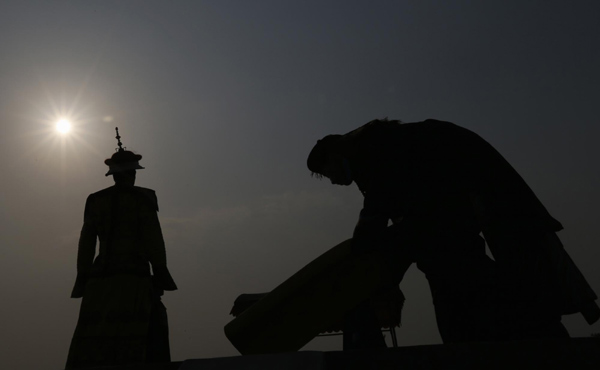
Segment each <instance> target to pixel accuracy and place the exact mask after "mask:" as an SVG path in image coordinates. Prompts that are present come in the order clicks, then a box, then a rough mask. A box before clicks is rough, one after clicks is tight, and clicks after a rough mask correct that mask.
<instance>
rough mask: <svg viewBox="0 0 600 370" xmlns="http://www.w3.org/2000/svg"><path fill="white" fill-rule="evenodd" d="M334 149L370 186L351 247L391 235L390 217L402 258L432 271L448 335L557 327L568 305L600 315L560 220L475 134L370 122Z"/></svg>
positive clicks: (555, 330)
mask: <svg viewBox="0 0 600 370" xmlns="http://www.w3.org/2000/svg"><path fill="white" fill-rule="evenodd" d="M336 150H338V151H339V153H340V154H342V155H343V156H345V157H346V158H348V159H349V163H350V170H351V172H352V176H353V179H354V180H355V182H356V183H357V185H358V186H359V188H360V190H361V192H362V193H363V195H364V197H365V199H364V207H363V209H362V211H361V218H360V221H359V224H358V225H357V227H356V229H355V232H354V240H355V243H356V248H357V249H361V248H363V249H364V248H367V249H368V248H372V247H373V246H374V245H378V244H386V243H385V242H384V241H383V240H381V236H382V235H386V233H384V232H383V231H384V230H385V228H386V227H387V224H388V220H393V221H394V226H392V227H393V228H394V229H396V230H395V231H394V233H393V234H394V235H395V238H396V239H395V240H396V245H397V248H398V249H399V252H398V258H400V259H404V260H406V259H407V258H410V259H413V260H414V262H416V263H417V266H418V268H419V269H420V270H422V271H423V272H424V273H425V274H426V277H427V279H428V281H429V284H430V288H431V292H432V297H433V302H434V304H435V309H436V317H437V320H438V327H439V330H440V334H441V335H442V339H443V340H444V341H445V342H453V341H473V340H502V339H520V338H533V337H544V336H550V337H552V336H561V335H562V334H561V328H562V325H560V317H561V315H565V314H572V313H576V312H581V313H583V314H584V316H585V317H586V319H587V320H588V322H590V323H592V322H594V321H596V320H597V319H598V316H599V315H598V312H599V311H598V307H597V305H596V303H595V302H594V301H595V300H596V298H597V297H596V294H595V293H594V292H593V290H592V289H591V288H590V286H589V284H588V283H587V282H586V280H585V278H584V277H583V275H582V274H581V272H580V271H579V269H578V268H577V267H576V266H575V265H574V263H573V262H572V261H571V259H570V258H569V256H568V254H567V253H566V251H565V250H564V249H563V246H562V244H561V243H560V240H559V239H558V237H557V236H556V232H557V231H559V230H561V229H562V225H561V224H560V223H559V222H558V221H557V220H555V219H554V218H553V217H552V216H550V214H549V213H548V211H547V210H546V209H545V207H544V206H543V205H542V203H541V202H540V201H539V200H538V198H537V197H536V196H535V194H534V193H533V191H532V190H531V189H530V188H529V186H528V185H527V184H526V183H525V181H524V180H523V179H522V178H521V176H519V174H518V173H517V172H516V171H515V170H514V169H513V167H512V166H511V165H510V164H509V163H508V162H507V161H506V160H505V159H504V158H503V157H502V156H501V155H500V154H499V153H498V152H497V151H496V150H495V149H494V148H493V147H492V146H491V145H490V144H489V143H487V142H486V141H485V140H483V139H482V138H481V137H479V136H478V135H476V134H475V133H473V132H471V131H469V130H467V129H464V128H461V127H459V126H456V125H454V124H452V123H449V122H442V121H436V120H426V121H424V122H417V123H406V124H399V123H397V122H393V121H390V122H387V121H373V122H370V123H368V124H366V125H364V126H362V127H360V128H358V129H356V130H354V131H352V132H350V133H348V134H346V135H343V136H342V137H341V140H339V142H338V143H337V148H336ZM389 234H390V233H387V235H389ZM481 235H483V237H484V238H485V240H484V239H483V238H482V237H481ZM485 242H487V244H488V246H489V248H490V250H491V253H492V255H493V257H494V258H493V259H491V258H489V257H488V256H487V255H486V253H485ZM401 265H402V266H406V264H405V263H402V264H401ZM402 275H403V272H401V273H400V274H399V276H402ZM555 324H558V325H560V327H559V326H558V325H555ZM562 331H563V332H564V333H566V332H565V331H564V328H562Z"/></svg>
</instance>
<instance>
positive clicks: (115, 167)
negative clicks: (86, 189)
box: [104, 127, 144, 176]
mask: <svg viewBox="0 0 600 370" xmlns="http://www.w3.org/2000/svg"><path fill="white" fill-rule="evenodd" d="M115 131H116V132H117V136H115V138H116V139H117V145H118V146H119V147H118V148H116V149H115V150H116V153H115V154H113V155H112V156H111V157H110V158H109V159H107V160H105V161H104V164H106V165H107V166H108V172H107V173H106V174H105V176H108V175H112V174H113V173H117V172H125V171H130V170H143V169H144V167H142V166H140V163H139V161H140V159H142V156H141V155H139V154H135V153H133V152H130V151H129V150H125V149H127V148H125V147H123V143H121V136H120V135H119V128H118V127H115Z"/></svg>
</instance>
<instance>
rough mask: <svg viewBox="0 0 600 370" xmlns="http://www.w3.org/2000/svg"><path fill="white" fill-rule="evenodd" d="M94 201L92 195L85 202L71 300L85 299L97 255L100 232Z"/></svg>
mask: <svg viewBox="0 0 600 370" xmlns="http://www.w3.org/2000/svg"><path fill="white" fill-rule="evenodd" d="M93 199H94V198H93V196H91V195H90V196H89V197H88V198H87V200H86V202H85V211H84V214H83V227H82V228H81V234H80V236H79V245H78V248H77V279H76V280H75V286H74V287H73V291H72V292H71V298H81V297H83V291H84V289H85V283H86V281H87V278H88V276H89V272H90V269H91V268H92V264H93V262H94V256H95V254H96V237H97V235H98V232H97V229H96V222H95V219H94V212H93V207H94V206H93V202H94V200H93Z"/></svg>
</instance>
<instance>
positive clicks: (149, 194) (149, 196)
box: [133, 186, 158, 211]
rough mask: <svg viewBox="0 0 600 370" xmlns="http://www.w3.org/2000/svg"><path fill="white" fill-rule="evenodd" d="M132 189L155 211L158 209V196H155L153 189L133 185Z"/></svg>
mask: <svg viewBox="0 0 600 370" xmlns="http://www.w3.org/2000/svg"><path fill="white" fill-rule="evenodd" d="M133 190H134V191H135V192H136V193H137V194H140V196H142V197H143V199H145V200H146V201H148V202H149V204H150V206H151V207H152V208H153V209H154V210H155V211H158V198H157V197H156V192H155V191H154V190H152V189H148V188H143V187H141V186H134V187H133Z"/></svg>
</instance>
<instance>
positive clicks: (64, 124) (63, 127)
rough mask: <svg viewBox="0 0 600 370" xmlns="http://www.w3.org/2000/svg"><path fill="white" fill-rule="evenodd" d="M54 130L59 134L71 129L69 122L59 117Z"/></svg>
mask: <svg viewBox="0 0 600 370" xmlns="http://www.w3.org/2000/svg"><path fill="white" fill-rule="evenodd" d="M56 130H57V131H58V132H60V133H61V134H66V133H67V132H69V130H71V123H70V122H69V121H67V120H66V119H61V120H60V121H58V122H57V123H56Z"/></svg>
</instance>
